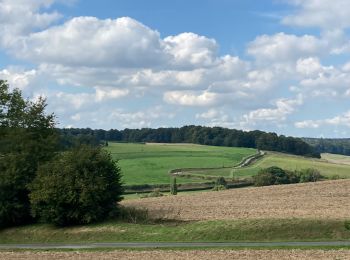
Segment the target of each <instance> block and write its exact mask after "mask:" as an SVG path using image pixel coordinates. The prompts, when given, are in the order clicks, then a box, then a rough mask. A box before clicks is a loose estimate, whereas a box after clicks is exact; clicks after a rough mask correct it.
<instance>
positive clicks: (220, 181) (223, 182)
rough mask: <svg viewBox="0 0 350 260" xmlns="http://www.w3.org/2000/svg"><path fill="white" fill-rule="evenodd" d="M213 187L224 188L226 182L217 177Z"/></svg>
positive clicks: (222, 178)
mask: <svg viewBox="0 0 350 260" xmlns="http://www.w3.org/2000/svg"><path fill="white" fill-rule="evenodd" d="M215 186H224V187H225V188H226V186H227V182H226V180H225V178H224V177H219V178H217V179H216V182H215Z"/></svg>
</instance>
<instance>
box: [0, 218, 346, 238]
mask: <svg viewBox="0 0 350 260" xmlns="http://www.w3.org/2000/svg"><path fill="white" fill-rule="evenodd" d="M348 239H350V230H349V222H347V221H344V220H313V219H257V220H252V219H250V220H217V221H198V222H164V223H157V224H131V223H123V222H117V221H110V222H105V223H101V224H94V225H86V226H76V227H67V228H56V227H54V226H50V225H42V224H36V225H30V226H23V227H15V228H7V229H5V230H2V231H0V243H1V244H7V243H73V242H79V243H83V242H143V241H148V242H176V241H181V242H186V241H190V242H195V241H202V242H203V241H210V242H212V241H216V242H224V241H230V242H234V241H250V242H252V241H307V240H312V241H319V240H320V241H322V240H326V241H331V240H348Z"/></svg>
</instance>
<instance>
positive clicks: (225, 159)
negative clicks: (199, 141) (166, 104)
mask: <svg viewBox="0 0 350 260" xmlns="http://www.w3.org/2000/svg"><path fill="white" fill-rule="evenodd" d="M106 149H107V150H108V151H110V152H111V153H112V156H113V158H114V159H118V160H119V165H120V167H121V169H122V171H123V175H124V177H123V181H124V182H125V184H126V185H131V184H162V183H164V184H167V183H169V175H168V171H169V170H171V169H175V168H186V167H190V168H192V167H194V168H196V167H198V168H200V167H222V166H233V165H235V164H237V163H238V162H240V161H241V160H242V158H243V157H246V156H248V155H251V154H254V153H255V152H256V150H255V149H249V148H234V147H216V146H205V145H194V144H181V145H180V144H166V145H159V144H147V145H145V144H133V143H109V146H108V147H107V148H106ZM178 182H179V183H181V182H190V180H188V179H180V178H179V180H178Z"/></svg>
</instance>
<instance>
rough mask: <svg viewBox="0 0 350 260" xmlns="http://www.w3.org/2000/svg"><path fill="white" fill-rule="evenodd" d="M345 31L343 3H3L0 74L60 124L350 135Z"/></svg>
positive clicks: (347, 8)
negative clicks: (41, 101) (41, 100)
mask: <svg viewBox="0 0 350 260" xmlns="http://www.w3.org/2000/svg"><path fill="white" fill-rule="evenodd" d="M349 29H350V1H349V0H333V1H332V4H331V5H330V4H329V1H327V0H307V1H305V0H259V1H256V0H173V1H164V0H147V1H145V0H100V1H92V0H84V1H83V0H0V79H4V80H7V81H8V83H9V85H10V87H11V89H13V88H19V89H21V90H22V92H23V95H24V96H25V97H27V98H29V99H30V100H33V101H35V100H37V99H38V97H39V96H44V97H45V98H46V99H47V103H48V107H47V112H49V113H51V112H54V113H55V114H56V116H57V125H58V126H59V127H79V128H85V127H90V128H93V129H111V128H113V129H124V128H143V127H152V128H157V127H181V126H183V125H205V126H221V127H228V128H235V129H242V130H255V129H259V130H263V131H269V132H276V133H278V134H284V135H292V136H299V137H332V138H343V137H350V102H349V101H350V30H349Z"/></svg>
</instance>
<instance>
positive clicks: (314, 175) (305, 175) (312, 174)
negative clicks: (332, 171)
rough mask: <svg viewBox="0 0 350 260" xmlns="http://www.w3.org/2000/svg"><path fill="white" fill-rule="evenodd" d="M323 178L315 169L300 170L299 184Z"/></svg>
mask: <svg viewBox="0 0 350 260" xmlns="http://www.w3.org/2000/svg"><path fill="white" fill-rule="evenodd" d="M322 178H323V176H322V175H321V173H320V172H319V171H318V170H317V169H313V168H308V169H304V170H301V171H300V173H299V179H300V182H316V181H319V180H321V179H322Z"/></svg>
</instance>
